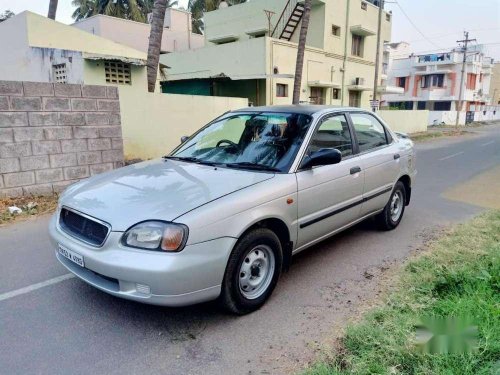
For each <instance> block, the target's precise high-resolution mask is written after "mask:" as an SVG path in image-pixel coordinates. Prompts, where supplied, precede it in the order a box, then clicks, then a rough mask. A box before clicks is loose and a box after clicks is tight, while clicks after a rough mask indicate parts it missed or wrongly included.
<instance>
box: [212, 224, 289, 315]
mask: <svg viewBox="0 0 500 375" xmlns="http://www.w3.org/2000/svg"><path fill="white" fill-rule="evenodd" d="M282 265H283V250H282V247H281V242H280V240H279V238H278V236H277V235H276V234H275V233H274V232H273V231H271V230H269V229H266V228H259V229H255V230H252V231H251V232H249V233H247V234H246V235H245V236H243V237H242V238H241V239H240V240H239V241H238V243H237V244H236V246H235V247H234V249H233V251H232V253H231V255H230V257H229V261H228V264H227V267H226V272H225V274H224V280H223V281H222V291H221V295H220V302H221V304H222V306H223V307H224V308H225V309H226V310H227V311H229V312H231V313H233V314H237V315H244V314H248V313H251V312H253V311H255V310H258V309H259V308H260V307H261V306H262V305H263V304H264V303H265V302H266V300H267V299H268V298H269V296H271V294H272V292H273V290H274V288H275V286H276V284H277V283H278V279H279V277H280V275H281V269H282Z"/></svg>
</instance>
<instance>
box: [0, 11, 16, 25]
mask: <svg viewBox="0 0 500 375" xmlns="http://www.w3.org/2000/svg"><path fill="white" fill-rule="evenodd" d="M14 16H15V14H14V12H12V11H10V10H8V9H7V10H6V11H5V12H3V13H2V14H0V22H3V21H5V20H8V19H9V18H11V17H14Z"/></svg>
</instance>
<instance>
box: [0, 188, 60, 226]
mask: <svg viewBox="0 0 500 375" xmlns="http://www.w3.org/2000/svg"><path fill="white" fill-rule="evenodd" d="M58 199H59V196H58V195H51V196H47V197H45V196H40V197H18V198H0V226H3V225H6V224H8V223H12V222H14V221H19V220H26V219H27V218H30V217H35V216H39V215H43V214H47V213H51V212H54V211H55V210H56V208H57V201H58ZM9 207H18V208H20V209H21V210H22V212H21V213H11V212H9Z"/></svg>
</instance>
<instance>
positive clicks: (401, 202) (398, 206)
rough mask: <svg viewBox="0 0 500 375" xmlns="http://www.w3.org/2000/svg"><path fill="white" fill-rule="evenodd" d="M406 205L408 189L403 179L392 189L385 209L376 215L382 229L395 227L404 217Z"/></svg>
mask: <svg viewBox="0 0 500 375" xmlns="http://www.w3.org/2000/svg"><path fill="white" fill-rule="evenodd" d="M405 206H406V189H405V186H404V184H403V183H402V182H401V181H398V182H396V185H395V186H394V189H393V190H392V193H391V197H390V198H389V202H387V204H386V206H385V207H384V210H383V211H382V212H381V213H380V214H378V215H377V216H376V217H375V219H376V221H377V224H378V226H379V227H380V229H382V230H393V229H395V228H396V227H397V226H398V225H399V223H400V222H401V220H402V219H403V214H404V212H405Z"/></svg>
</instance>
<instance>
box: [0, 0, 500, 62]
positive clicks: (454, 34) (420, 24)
mask: <svg viewBox="0 0 500 375" xmlns="http://www.w3.org/2000/svg"><path fill="white" fill-rule="evenodd" d="M187 1H188V0H179V5H181V6H186V4H187ZM269 1H272V0H269ZM386 1H387V4H386V9H387V10H391V11H392V12H393V27H392V41H393V42H399V41H406V42H409V43H410V44H411V46H412V47H411V49H412V51H413V52H415V53H422V52H423V53H427V52H429V53H432V52H437V51H440V50H446V49H451V48H453V47H456V46H457V42H456V41H457V40H461V39H463V36H464V35H463V32H464V30H465V29H467V30H469V31H470V38H476V39H477V42H478V43H480V44H485V45H486V48H487V52H488V55H489V56H491V57H494V58H495V59H496V60H497V61H500V0H418V1H416V0H386ZM48 4H49V0H0V13H3V12H4V11H5V10H7V9H10V10H11V11H13V12H14V13H19V12H22V11H23V10H30V11H33V12H36V13H39V14H43V15H46V14H47V9H48ZM73 10H74V7H73V6H72V5H71V0H59V7H58V11H57V20H58V21H61V22H64V23H71V22H72V18H71V14H72V12H73ZM405 14H406V15H407V16H408V17H407V16H405Z"/></svg>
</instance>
